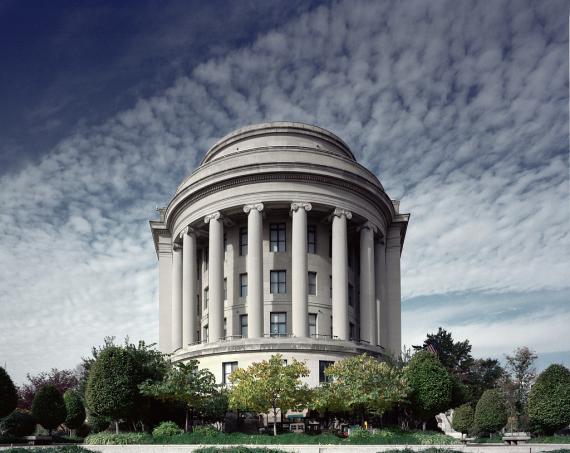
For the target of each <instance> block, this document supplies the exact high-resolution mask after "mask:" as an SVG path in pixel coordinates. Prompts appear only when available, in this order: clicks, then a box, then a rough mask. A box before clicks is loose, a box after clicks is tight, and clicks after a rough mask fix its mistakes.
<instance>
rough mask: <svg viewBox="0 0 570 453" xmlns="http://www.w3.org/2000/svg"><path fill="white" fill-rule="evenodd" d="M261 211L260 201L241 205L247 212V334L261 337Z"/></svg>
mask: <svg viewBox="0 0 570 453" xmlns="http://www.w3.org/2000/svg"><path fill="white" fill-rule="evenodd" d="M262 211H263V204H262V203H255V204H248V205H245V206H244V207H243V212H245V213H246V214H247V257H246V269H247V324H248V325H247V331H248V332H247V334H248V337H249V338H263V219H262V215H261V212H262Z"/></svg>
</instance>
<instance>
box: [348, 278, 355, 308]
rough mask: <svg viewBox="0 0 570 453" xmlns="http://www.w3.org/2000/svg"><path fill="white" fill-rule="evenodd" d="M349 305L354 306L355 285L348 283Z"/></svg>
mask: <svg viewBox="0 0 570 453" xmlns="http://www.w3.org/2000/svg"><path fill="white" fill-rule="evenodd" d="M348 305H350V306H351V307H354V286H352V285H351V284H350V283H349V284H348Z"/></svg>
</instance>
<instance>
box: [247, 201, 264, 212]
mask: <svg viewBox="0 0 570 453" xmlns="http://www.w3.org/2000/svg"><path fill="white" fill-rule="evenodd" d="M263 207H264V206H263V203H252V204H246V205H245V206H244V207H243V212H245V213H246V214H249V212H250V211H252V210H254V209H255V210H256V211H258V212H261V211H263Z"/></svg>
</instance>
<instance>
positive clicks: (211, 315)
mask: <svg viewBox="0 0 570 453" xmlns="http://www.w3.org/2000/svg"><path fill="white" fill-rule="evenodd" d="M204 222H206V223H209V224H210V237H209V256H208V288H209V291H210V301H209V306H208V336H209V342H210V343H212V342H215V341H218V340H220V339H221V338H223V336H224V225H223V223H222V219H221V215H220V213H219V212H214V213H212V214H210V215H207V216H206V217H204Z"/></svg>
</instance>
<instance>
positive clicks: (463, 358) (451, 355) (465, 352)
mask: <svg viewBox="0 0 570 453" xmlns="http://www.w3.org/2000/svg"><path fill="white" fill-rule="evenodd" d="M413 348H414V349H415V350H416V351H419V350H428V349H432V348H433V349H434V350H435V353H436V354H437V357H438V359H439V361H440V362H441V364H442V365H443V366H444V367H445V368H446V369H447V371H449V372H450V373H452V374H454V375H456V376H459V377H461V378H462V379H464V378H465V377H466V376H467V374H468V372H469V369H470V368H471V365H472V364H473V357H472V356H471V345H470V344H469V340H465V341H454V340H453V337H452V336H451V332H448V331H447V330H445V329H443V328H441V327H439V328H438V330H437V333H428V334H427V338H426V339H425V340H424V344H423V345H422V346H414V347H413Z"/></svg>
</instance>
